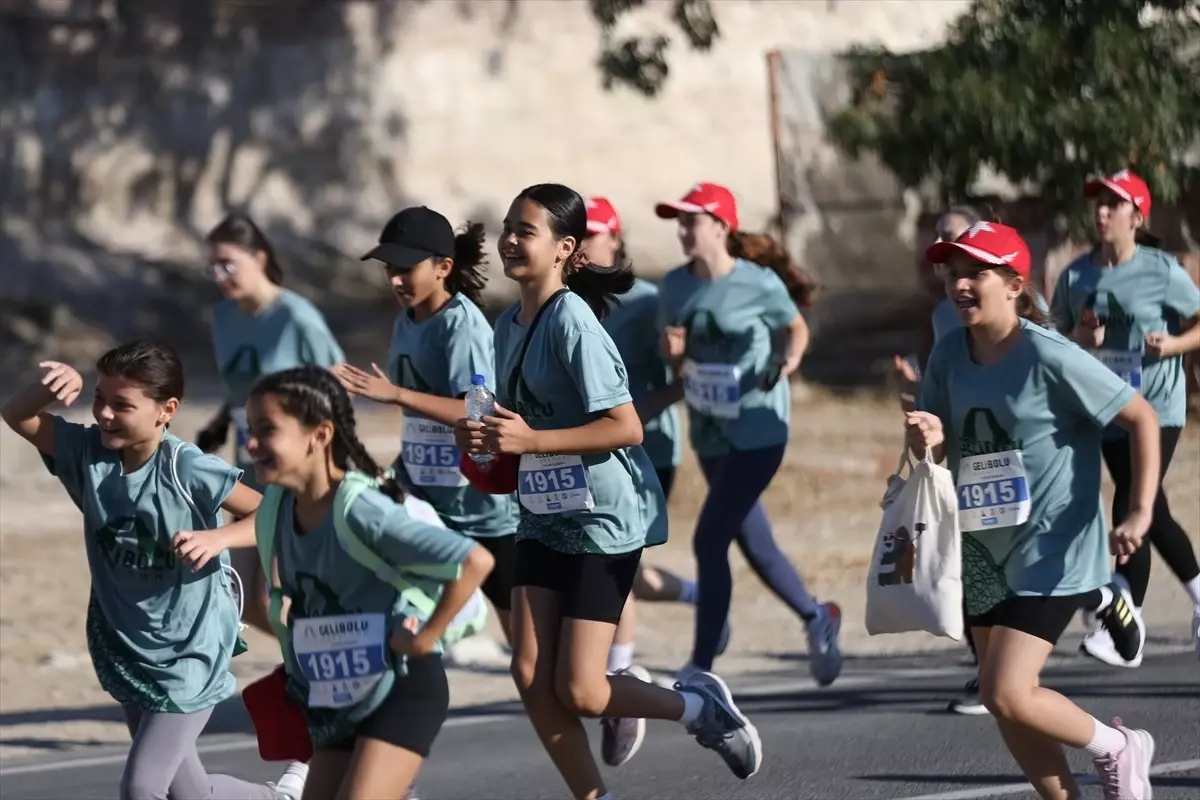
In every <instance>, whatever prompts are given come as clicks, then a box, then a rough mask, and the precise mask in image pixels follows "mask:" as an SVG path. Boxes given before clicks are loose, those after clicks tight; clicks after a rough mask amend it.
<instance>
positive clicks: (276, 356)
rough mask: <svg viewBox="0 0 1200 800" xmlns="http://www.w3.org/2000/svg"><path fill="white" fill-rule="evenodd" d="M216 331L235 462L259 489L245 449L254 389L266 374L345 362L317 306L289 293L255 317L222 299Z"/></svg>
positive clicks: (215, 319) (215, 347) (216, 315)
mask: <svg viewBox="0 0 1200 800" xmlns="http://www.w3.org/2000/svg"><path fill="white" fill-rule="evenodd" d="M212 331H213V350H214V351H215V352H216V356H217V369H218V371H219V372H220V374H221V380H222V381H223V382H224V383H225V390H226V394H225V399H226V402H228V403H229V409H230V413H231V414H232V415H233V418H234V435H235V437H236V451H235V453H236V454H235V456H234V463H236V464H237V465H238V466H239V467H241V468H242V469H243V470H245V471H246V478H245V479H244V480H245V482H246V483H247V484H250V485H252V486H255V488H256V489H259V490H261V487H260V486H258V485H257V484H255V483H254V481H253V480H250V476H253V475H254V464H253V462H252V461H251V459H250V456H249V453H247V452H246V450H245V444H246V440H247V435H246V422H245V420H246V416H245V415H246V411H245V406H246V400H247V398H249V396H250V389H251V388H253V386H254V384H255V382H256V381H258V379H259V378H260V377H262V376H263V375H269V374H270V373H272V372H280V371H281V370H285V369H293V368H295V367H303V366H309V365H311V366H317V367H325V368H329V367H332V366H333V365H335V364H339V363H341V362H342V361H345V358H346V357H345V355H343V353H342V349H341V348H340V347H339V346H338V343H337V341H336V340H335V339H334V338H333V334H332V333H330V331H329V326H328V325H326V324H325V318H324V317H323V316H321V312H320V311H318V310H317V308H316V306H314V305H313V304H312V303H310V302H309V301H308V300H306V299H304V298H303V297H301V296H300V295H298V294H296V293H295V292H293V291H290V290H288V289H283V290H281V291H280V293H279V297H278V298H276V300H275V302H273V303H271V305H269V306H267V307H266V308H264V309H262V310H260V311H259V312H258V313H257V314H253V315H247V314H243V313H242V312H241V311H239V310H238V307H237V303H236V302H235V301H233V300H222V301H221V302H220V303H217V304H216V305H215V306H214V307H213V319H212Z"/></svg>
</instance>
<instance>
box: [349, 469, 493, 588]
mask: <svg viewBox="0 0 1200 800" xmlns="http://www.w3.org/2000/svg"><path fill="white" fill-rule="evenodd" d="M346 521H347V522H348V523H349V524H350V528H351V530H352V531H353V532H354V533H355V535H357V536H358V538H359V539H361V540H362V542H363V544H365V545H367V546H368V547H369V548H371V550H372V551H374V552H375V553H376V555H378V556H379V557H380V558H382V559H383V560H384V561H385V562H386V563H387V564H388V565H390V566H391V567H393V568H394V569H397V570H401V571H403V572H410V573H414V574H418V575H423V576H425V577H429V578H433V579H435V580H439V581H450V580H454V579H455V578H457V577H458V576H459V573H460V572H461V567H462V562H463V561H465V560H466V558H467V554H468V553H470V552H471V548H472V547H474V546H475V542H474V541H473V540H471V539H469V538H467V537H466V536H463V535H462V534H459V533H455V532H454V531H452V530H450V529H448V528H440V527H437V526H436V525H430V524H428V523H426V522H421V521H420V520H417V519H414V518H413V517H412V516H411V515H410V514H409V513H408V511H407V510H405V508H404V506H402V505H400V504H399V503H395V502H393V501H392V500H391V498H389V497H387V496H386V495H384V494H381V493H379V492H375V491H366V492H363V493H362V494H361V495H359V497H358V499H357V500H355V501H354V505H353V506H352V507H351V508H350V512H349V514H348V516H347V520H346Z"/></svg>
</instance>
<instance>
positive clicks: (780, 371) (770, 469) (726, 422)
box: [656, 183, 842, 685]
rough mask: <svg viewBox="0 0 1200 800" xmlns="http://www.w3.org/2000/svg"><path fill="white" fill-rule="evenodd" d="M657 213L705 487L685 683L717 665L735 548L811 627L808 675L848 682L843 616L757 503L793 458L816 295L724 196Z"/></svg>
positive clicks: (671, 327)
mask: <svg viewBox="0 0 1200 800" xmlns="http://www.w3.org/2000/svg"><path fill="white" fill-rule="evenodd" d="M656 210H657V213H658V216H659V217H661V218H664V219H676V220H678V223H679V240H680V243H681V244H682V246H683V252H684V254H685V255H686V256H687V257H688V262H687V263H686V264H684V265H683V266H681V267H679V268H677V269H675V270H672V271H671V272H669V273H667V275H666V276H665V277H664V278H663V280H662V283H661V284H660V285H659V328H660V329H661V330H662V342H661V346H662V348H663V355H664V357H665V358H666V360H667V363H668V364H669V365H670V366H671V368H672V369H673V371H674V373H675V375H676V376H677V378H678V379H679V380H677V382H676V386H677V389H676V391H680V390H681V391H682V396H683V399H684V401H685V402H686V404H687V406H688V419H689V420H690V426H689V427H690V430H689V437H690V439H691V444H692V447H693V448H694V449H695V450H696V454H697V455H698V456H699V458H700V466H701V468H702V469H703V471H704V476H705V478H706V479H707V480H708V484H709V491H708V497H707V499H706V500H705V502H704V507H703V508H702V509H701V511H700V519H699V521H698V523H697V525H696V532H695V538H694V540H693V549H694V551H695V554H696V564H697V567H696V569H697V575H698V578H699V580H698V582H699V584H700V597H699V601H698V603H697V606H696V636H695V641H694V644H693V647H692V658H691V662H690V663H689V664H688V665H686V666H685V667H684V668H683V670H682V672H681V674H680V680H683V681H686V680H687V675H688V674H690V673H691V672H692V671H693V670H706V669H710V668H711V667H712V663H713V660H714V658H715V657H716V655H717V651H718V644H719V642H720V639H721V634H722V629H723V627H724V624H725V620H726V617H727V616H728V614H729V601H730V596H731V593H732V589H733V586H732V582H733V579H732V575H731V572H730V568H729V545H730V544H731V543H732V542H734V541H737V543H738V546H739V547H740V548H741V550H742V553H743V554H744V555H745V556H746V560H747V561H749V562H750V565H751V567H752V568H753V569H754V570H755V572H757V573H758V575H759V577H760V578H761V579H762V580H763V581H764V582H765V583H766V584H767V586H768V587H770V589H771V590H772V591H773V592H775V594H776V595H777V596H778V597H779V598H780V599H781V600H783V601H784V602H785V603H786V604H787V605H788V606H789V607H790V608H791V609H792V610H793V611H794V612H795V613H796V614H797V615H798V616H800V617H801V618H802V619H803V620H804V623H805V626H806V628H807V632H808V645H809V647H808V652H809V668H810V669H811V671H812V674H813V677H814V678H815V679H816V680H817V681H818V682H819V683H820V684H822V685H828V684H830V683H832V682H833V681H834V680H836V679H837V676H838V674H839V673H840V672H841V664H842V658H841V652H840V650H839V648H838V643H837V638H838V632H839V630H840V628H841V611H840V609H839V608H838V606H837V605H836V604H834V603H818V602H817V601H816V600H815V599H813V597H812V595H810V594H809V593H808V591H807V590H806V589H805V588H804V583H803V581H801V580H800V576H799V575H798V574H796V570H795V568H794V567H793V566H792V565H791V563H790V562H789V561H788V560H787V557H786V556H784V554H783V553H782V552H781V551H780V549H779V545H778V544H776V542H775V537H774V535H773V534H772V532H771V523H770V521H769V520H768V519H767V513H766V510H765V509H764V508H763V504H762V501H761V500H760V497H761V495H762V493H763V491H764V490H765V489H766V488H767V485H768V484H769V483H770V482H771V479H772V478H774V476H775V472H776V471H777V470H778V469H779V465H780V464H781V463H782V461H783V454H784V451H785V450H786V448H787V441H788V429H789V422H790V417H791V393H790V391H789V390H788V380H787V379H788V378H789V377H790V376H791V375H792V373H794V372H795V371H796V369H797V368H798V367H799V366H800V358H801V356H802V355H803V354H804V350H805V348H806V347H807V346H808V326H807V324H806V323H805V321H804V317H803V316H801V314H800V311H799V309H798V308H797V306H798V305H799V306H807V305H808V304H809V302H810V297H811V295H812V293H813V291H814V289H815V286H814V285H813V284H812V283H811V282H810V281H808V280H807V279H806V278H805V276H803V275H802V274H801V273H800V272H799V271H798V270H797V269H796V268H795V266H794V265H793V264H792V263H791V259H790V258H788V255H787V252H786V250H784V249H783V248H782V247H781V246H779V245H778V244H776V243H775V242H774V241H773V240H771V239H770V237H765V236H750V235H748V234H745V233H741V232H740V231H739V230H738V217H737V205H736V203H735V202H734V199H733V194H732V193H730V191H729V190H728V189H726V188H725V187H723V186H718V185H716V184H713V183H700V184H697V185H696V186H695V187H693V188H692V190H691V191H689V192H688V193H687V194H686V195H685V196H684V197H683V199H682V200H680V201H679V202H673V203H660V204H659V205H658V207H657V209H656ZM752 258H753V259H758V260H759V262H762V263H758V262H755V261H752V260H751V259H752Z"/></svg>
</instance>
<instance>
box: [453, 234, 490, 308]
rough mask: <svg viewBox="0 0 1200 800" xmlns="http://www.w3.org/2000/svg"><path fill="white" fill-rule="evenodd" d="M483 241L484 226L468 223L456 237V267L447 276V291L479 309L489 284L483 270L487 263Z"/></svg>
mask: <svg viewBox="0 0 1200 800" xmlns="http://www.w3.org/2000/svg"><path fill="white" fill-rule="evenodd" d="M483 241H484V233H483V224H482V223H480V222H468V223H467V227H466V229H465V230H463V231H461V232H460V233H459V234H458V235H457V236H455V237H454V267H453V268H452V269H451V270H450V274H449V275H447V276H446V291H448V292H450V293H451V294H459V293H461V294H462V295H463V296H464V297H466V298H467V299H468V300H470V301H471V302H472V303H474V304H475V305H476V306H477V307H478V306H482V305H483V287H484V285H485V284H486V283H487V277H486V276H485V275H484V274H483V269H482V267H483V265H484V264H485V263H486V262H487V258H486V257H485V256H484V250H483Z"/></svg>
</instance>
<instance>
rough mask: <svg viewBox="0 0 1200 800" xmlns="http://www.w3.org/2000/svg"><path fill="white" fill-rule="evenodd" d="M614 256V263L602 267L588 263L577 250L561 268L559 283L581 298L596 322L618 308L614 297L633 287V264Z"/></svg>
mask: <svg viewBox="0 0 1200 800" xmlns="http://www.w3.org/2000/svg"><path fill="white" fill-rule="evenodd" d="M617 257H618V260H617V263H615V264H613V265H612V266H611V267H602V266H600V265H598V264H593V263H592V262H590V261H588V260H587V258H586V257H585V256H584V254H583V251H582V250H578V249H577V250H576V251H575V252H574V253H572V254H571V256H570V258H568V259H567V263H566V265H565V266H564V268H563V283H565V284H566V285H567V288H568V289H570V290H571V291H572V292H574V293H575V294H577V295H579V296H580V297H582V298H583V300H584V302H586V303H587V304H588V307H589V308H591V309H592V313H593V314H595V315H596V319H604V318H605V317H607V316H608V314H609V311H610V310H611V309H612V307H613V306H614V305H620V300H618V299H617V295H622V294H625V293H626V292H628V291H629V290H630V289H632V288H633V280H634V278H633V265H631V264H630V263H629V261H628V260H626V259H625V258H624V257H623V256H622V254H621V253H617Z"/></svg>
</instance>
